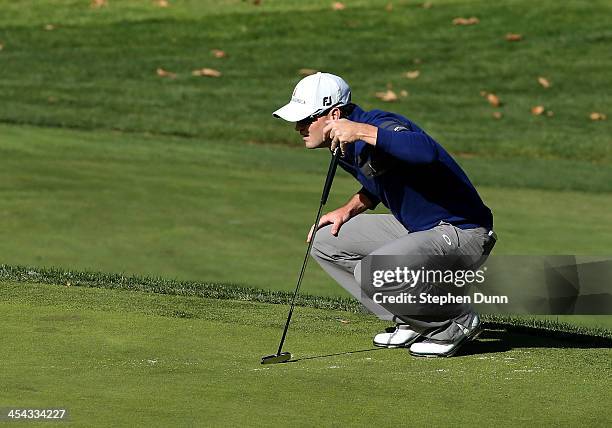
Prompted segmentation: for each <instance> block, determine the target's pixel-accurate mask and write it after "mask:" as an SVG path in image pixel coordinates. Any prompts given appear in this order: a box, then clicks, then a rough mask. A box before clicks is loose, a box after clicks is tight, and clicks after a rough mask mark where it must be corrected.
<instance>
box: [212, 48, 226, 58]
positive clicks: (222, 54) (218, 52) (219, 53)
mask: <svg viewBox="0 0 612 428" xmlns="http://www.w3.org/2000/svg"><path fill="white" fill-rule="evenodd" d="M210 52H211V53H212V54H213V55H214V56H215V58H225V57H226V56H227V53H225V51H222V50H221V49H213V50H212V51H210Z"/></svg>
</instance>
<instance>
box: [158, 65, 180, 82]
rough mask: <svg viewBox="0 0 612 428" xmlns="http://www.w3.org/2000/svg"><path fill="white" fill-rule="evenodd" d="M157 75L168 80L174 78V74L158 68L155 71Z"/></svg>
mask: <svg viewBox="0 0 612 428" xmlns="http://www.w3.org/2000/svg"><path fill="white" fill-rule="evenodd" d="M157 75H158V76H159V77H167V78H169V79H174V78H175V77H176V73H173V72H171V71H167V70H164V69H163V68H158V69H157Z"/></svg>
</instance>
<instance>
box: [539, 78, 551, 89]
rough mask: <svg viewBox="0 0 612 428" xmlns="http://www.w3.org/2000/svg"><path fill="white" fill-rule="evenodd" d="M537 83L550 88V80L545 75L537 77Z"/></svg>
mask: <svg viewBox="0 0 612 428" xmlns="http://www.w3.org/2000/svg"><path fill="white" fill-rule="evenodd" d="M538 83H539V84H540V85H542V86H543V87H544V88H550V82H549V81H548V79H547V78H546V77H538Z"/></svg>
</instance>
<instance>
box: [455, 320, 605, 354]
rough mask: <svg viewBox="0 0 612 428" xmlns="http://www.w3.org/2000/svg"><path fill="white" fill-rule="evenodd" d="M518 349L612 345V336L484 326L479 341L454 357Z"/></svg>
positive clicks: (581, 347)
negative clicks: (611, 337)
mask: <svg viewBox="0 0 612 428" xmlns="http://www.w3.org/2000/svg"><path fill="white" fill-rule="evenodd" d="M517 348H562V349H568V348H573V349H593V348H606V349H610V348H612V339H608V338H605V337H601V336H592V335H588V334H578V333H564V332H558V331H550V330H544V329H538V328H531V327H505V328H504V329H498V328H495V329H493V328H491V327H489V328H485V330H484V331H483V332H482V333H481V334H480V336H479V337H478V340H476V341H474V342H470V343H469V344H466V345H465V346H464V347H463V348H461V350H459V352H457V354H456V355H457V356H467V355H476V354H488V353H496V352H507V351H510V350H512V349H517Z"/></svg>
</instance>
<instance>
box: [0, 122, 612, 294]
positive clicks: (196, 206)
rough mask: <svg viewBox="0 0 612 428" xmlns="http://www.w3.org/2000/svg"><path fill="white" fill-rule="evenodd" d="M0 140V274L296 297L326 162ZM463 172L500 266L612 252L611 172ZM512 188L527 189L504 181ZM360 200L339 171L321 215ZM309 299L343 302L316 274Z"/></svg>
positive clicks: (162, 145)
mask: <svg viewBox="0 0 612 428" xmlns="http://www.w3.org/2000/svg"><path fill="white" fill-rule="evenodd" d="M0 133H1V134H2V144H0V197H1V198H2V201H3V205H2V209H1V210H0V233H1V234H2V235H3V236H10V237H11V239H10V240H9V239H5V240H1V241H0V254H2V260H0V263H6V264H18V265H32V266H54V267H63V268H66V269H80V270H95V271H103V272H121V273H126V274H138V275H153V276H163V277H165V278H178V279H190V280H198V281H210V282H223V283H238V284H244V285H248V286H254V287H260V288H267V289H273V290H291V289H293V287H294V286H295V281H296V279H297V274H298V272H299V267H300V263H301V261H302V259H303V257H304V251H305V248H306V243H305V236H306V232H307V230H308V229H309V227H310V224H311V222H312V221H314V215H315V210H316V208H317V206H318V203H319V198H320V192H321V188H322V185H323V179H324V176H325V172H326V169H327V164H328V156H329V155H328V153H326V152H325V151H308V150H304V149H302V148H301V147H297V148H295V149H292V148H288V147H279V146H273V145H257V144H250V145H249V144H244V145H231V144H230V145H228V144H225V143H223V142H215V141H207V142H201V141H199V140H198V139H186V138H171V137H167V136H166V137H164V136H155V135H149V136H147V135H139V134H126V133H119V132H110V131H107V132H102V131H98V132H84V131H72V130H60V129H41V128H36V127H25V126H24V127H15V126H6V125H4V126H3V125H0ZM296 144H297V143H296ZM460 161H462V162H463V161H465V164H464V166H465V168H466V171H467V172H468V175H472V173H473V175H474V176H476V178H477V180H475V182H476V184H477V187H478V189H479V191H480V193H481V195H482V196H483V199H484V201H485V202H486V204H487V205H488V206H489V207H491V209H492V210H493V213H494V222H495V230H496V231H497V234H498V236H499V242H498V244H497V245H496V247H495V250H494V254H601V255H606V254H608V253H609V251H610V248H612V192H610V191H608V190H609V189H608V188H609V186H610V185H611V183H612V170H610V169H606V168H601V167H598V166H595V165H589V164H588V163H583V164H582V166H583V167H584V168H587V170H588V174H586V176H590V177H596V178H597V177H599V181H597V179H595V180H594V181H592V182H591V183H590V184H589V186H592V187H586V186H583V187H580V186H579V188H580V190H582V191H578V190H559V186H565V185H567V186H568V187H569V188H570V189H571V188H572V184H571V183H572V182H574V183H577V182H579V181H580V180H582V179H581V178H579V177H581V174H583V172H581V170H580V169H578V170H575V169H568V170H567V171H565V172H562V171H564V169H563V166H564V165H565V163H564V162H565V161H552V160H551V161H549V162H548V163H547V164H546V165H548V168H549V169H552V170H554V168H555V167H558V172H559V175H558V176H555V177H551V176H548V178H547V179H544V180H540V178H541V177H542V168H543V165H538V164H537V163H536V164H533V165H531V166H530V167H529V166H528V165H529V164H525V165H523V169H521V172H520V174H519V173H517V172H516V171H515V169H516V168H518V166H517V165H518V160H517V161H516V162H509V163H507V164H506V163H504V162H502V161H498V162H497V164H496V165H497V167H496V168H495V167H489V168H481V167H480V165H482V164H486V159H460ZM474 162H476V163H474ZM557 162H560V164H558V163H557ZM574 171H578V172H576V173H575V174H574ZM514 176H521V177H522V178H521V180H523V184H524V186H525V187H522V188H515V187H514V182H513V180H511V179H505V178H504V177H514ZM572 177H574V178H575V180H574V178H572ZM576 177H578V178H576ZM572 180H574V181H572ZM506 182H508V184H509V187H508V186H505V183H506ZM555 183H556V184H555ZM583 183H584V184H585V185H586V184H587V181H583ZM597 183H599V184H597ZM358 189H359V186H358V184H357V183H356V182H355V181H354V180H353V179H352V177H349V176H348V175H347V174H346V173H344V172H343V171H339V172H338V177H337V179H336V180H335V181H334V187H333V189H332V192H331V195H330V199H329V202H328V204H327V206H326V207H325V210H326V211H328V210H332V209H334V208H335V207H338V206H339V205H341V204H343V203H344V202H345V201H346V200H347V199H348V198H349V196H350V195H351V194H352V193H353V192H355V191H357V190H358ZM589 189H590V191H589ZM378 212H385V211H384V209H383V208H381V209H379V210H378ZM304 290H305V291H306V292H308V293H312V294H321V295H346V294H345V293H344V291H343V290H341V288H340V287H338V286H337V285H336V284H335V283H334V282H333V281H332V280H331V279H329V278H328V276H327V275H326V274H325V273H324V272H323V271H322V270H321V269H320V268H319V267H318V266H317V265H316V263H312V264H310V265H309V268H308V272H307V274H306V278H305V282H304Z"/></svg>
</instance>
